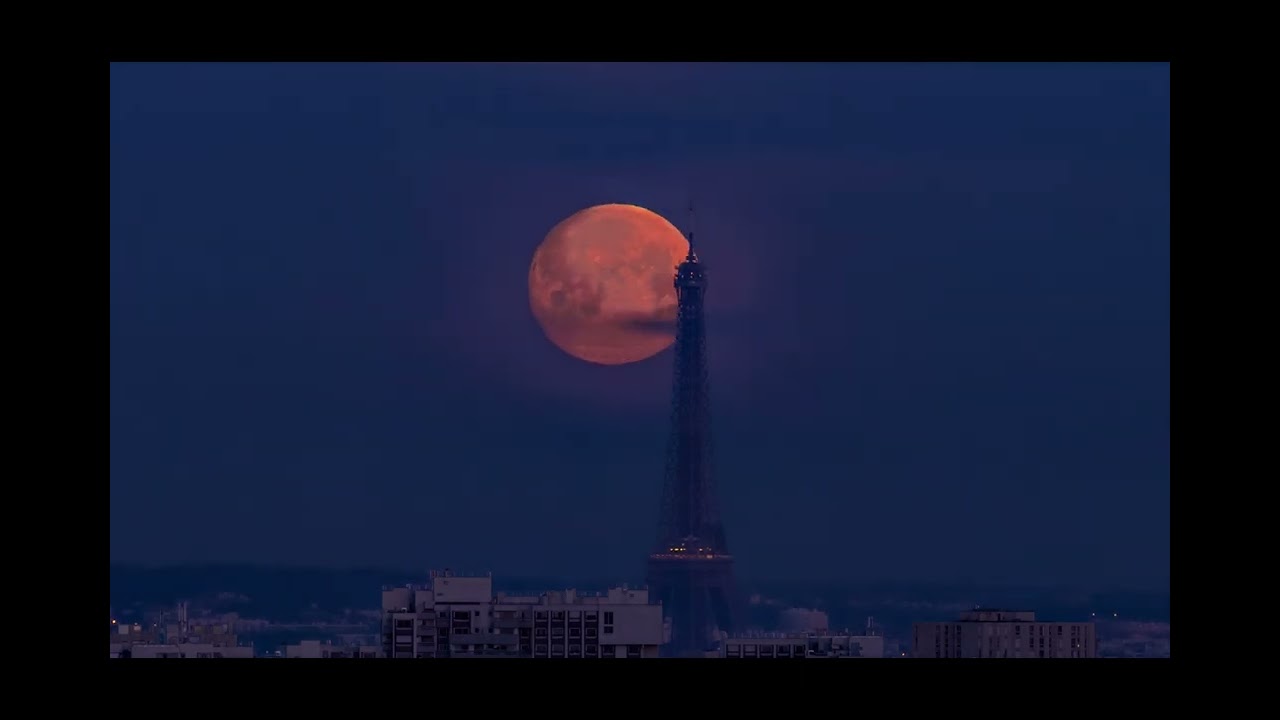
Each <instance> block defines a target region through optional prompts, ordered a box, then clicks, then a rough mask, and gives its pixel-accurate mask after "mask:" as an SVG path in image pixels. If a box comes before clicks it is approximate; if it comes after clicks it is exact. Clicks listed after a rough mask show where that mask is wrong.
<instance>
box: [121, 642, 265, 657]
mask: <svg viewBox="0 0 1280 720" xmlns="http://www.w3.org/2000/svg"><path fill="white" fill-rule="evenodd" d="M111 657H113V658H120V657H131V658H251V657H253V648H252V647H248V646H236V645H231V646H228V645H213V644H211V643H173V644H165V645H159V644H156V645H151V644H142V643H138V644H134V645H131V646H129V647H125V646H123V645H115V644H112V646H111Z"/></svg>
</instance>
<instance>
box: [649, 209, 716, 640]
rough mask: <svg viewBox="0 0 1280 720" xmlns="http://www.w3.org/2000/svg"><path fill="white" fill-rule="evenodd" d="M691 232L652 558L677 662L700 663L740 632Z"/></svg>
mask: <svg viewBox="0 0 1280 720" xmlns="http://www.w3.org/2000/svg"><path fill="white" fill-rule="evenodd" d="M693 236H694V232H693V228H692V227H690V230H689V233H688V237H689V254H688V255H687V256H686V257H685V259H684V262H682V263H681V264H680V266H679V267H678V268H676V275H675V288H676V294H677V297H678V310H677V315H676V341H675V368H674V377H673V379H672V399H671V431H670V432H671V434H670V437H669V438H668V442H667V462H666V471H665V474H664V478H663V485H662V506H661V510H660V514H659V522H658V538H657V547H656V548H655V549H654V551H653V553H652V554H651V555H650V556H649V564H648V583H649V588H650V592H651V593H652V595H653V596H654V597H656V599H659V600H661V602H662V605H663V612H664V614H665V615H666V616H667V617H668V618H669V619H670V621H671V640H670V642H669V643H668V645H667V648H666V649H667V652H668V653H669V654H672V655H696V654H701V653H702V651H704V650H705V649H707V647H708V646H709V645H710V644H711V643H712V642H713V641H714V639H715V637H716V633H717V632H718V631H723V632H731V631H732V630H733V617H732V616H733V615H734V612H733V607H734V604H735V603H734V584H733V556H732V555H730V554H729V545H728V542H727V541H726V540H725V533H724V526H723V525H721V522H720V513H719V508H718V504H717V499H716V489H715V482H714V476H713V474H712V465H711V459H712V452H711V450H712V444H711V402H710V400H711V398H710V383H709V378H708V369H707V355H706V347H707V342H706V333H705V323H704V314H703V298H704V296H705V293H706V270H705V267H704V266H703V265H702V263H701V262H699V260H698V255H697V252H696V251H695V250H694V245H693Z"/></svg>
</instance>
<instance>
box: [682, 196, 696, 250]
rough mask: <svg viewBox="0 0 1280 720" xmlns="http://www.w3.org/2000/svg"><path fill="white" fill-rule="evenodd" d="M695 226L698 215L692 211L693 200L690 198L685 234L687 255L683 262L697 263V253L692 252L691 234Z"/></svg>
mask: <svg viewBox="0 0 1280 720" xmlns="http://www.w3.org/2000/svg"><path fill="white" fill-rule="evenodd" d="M697 225H698V215H697V213H695V212H694V210H693V199H692V198H690V199H689V226H688V227H689V229H688V231H687V232H686V233H685V234H686V235H688V237H689V255H688V257H686V258H685V260H688V261H691V262H697V261H698V253H696V252H694V250H693V232H694V231H695V230H697V229H698V228H697Z"/></svg>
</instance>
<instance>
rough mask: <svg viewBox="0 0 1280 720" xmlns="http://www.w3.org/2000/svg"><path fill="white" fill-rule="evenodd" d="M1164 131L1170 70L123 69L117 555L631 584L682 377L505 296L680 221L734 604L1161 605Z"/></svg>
mask: <svg viewBox="0 0 1280 720" xmlns="http://www.w3.org/2000/svg"><path fill="white" fill-rule="evenodd" d="M1168 130H1169V125H1168V66H1167V65H1160V64H1152V65H1141V64H1136V65H1123V64H1121V65H1079V66H1055V65H1039V66H1037V65H964V64H957V65H928V66H917V65H887V66H859V65H854V66H846V65H811V66H756V65H750V64H743V65H706V66H648V65H621V66H595V65H590V66H587V65H584V66H545V65H529V66H516V65H477V66H448V67H445V66H431V65H409V66H405V65H351V66H343V65H302V64H299V65H293V64H280V65H269V66H267V65H113V67H112V97H111V164H112V168H111V190H112V192H111V210H112V217H111V244H112V248H111V322H112V333H111V393H112V403H111V406H112V407H111V451H112V452H111V486H112V487H111V557H112V561H113V562H124V563H176V564H202V563H236V562H246V561H253V562H260V563H278V564H302V565H314V564H322V565H329V566H359V567H368V566H381V567H403V568H413V567H417V568H426V567H442V566H444V565H446V564H452V565H454V566H464V567H471V568H477V569H479V568H484V569H491V570H493V571H495V572H499V573H502V574H504V575H523V576H529V575H559V576H563V575H576V576H596V577H602V578H608V577H617V576H619V575H623V574H625V575H629V576H639V575H640V574H642V572H643V558H644V557H645V556H646V555H647V554H648V552H649V551H650V550H651V546H652V538H653V523H654V509H655V508H657V507H658V496H659V492H660V487H661V480H662V464H663V446H664V442H665V439H666V433H667V426H668V422H669V419H668V413H669V406H668V405H669V399H670V393H669V390H670V369H671V361H672V356H671V354H670V351H669V350H668V351H665V352H662V353H659V354H658V355H656V356H654V357H652V358H649V359H648V360H645V361H643V362H640V363H635V364H634V365H629V366H625V367H612V368H604V367H592V366H588V365H586V364H584V363H582V362H580V361H577V360H575V359H573V358H570V357H567V356H564V355H563V354H562V353H559V351H558V350H556V349H555V348H552V347H549V346H548V344H547V343H546V342H545V341H544V340H543V339H542V338H541V337H540V331H539V329H538V327H537V324H536V322H535V321H534V319H533V318H532V316H531V315H530V312H529V308H528V305H527V300H526V298H525V297H524V295H525V293H526V287H525V278H524V275H525V273H527V269H528V262H529V257H530V254H531V253H532V252H533V250H534V248H535V247H536V246H537V244H538V242H539V241H540V240H541V239H542V238H543V236H544V235H545V234H546V233H547V231H548V230H549V229H550V228H551V227H552V226H553V225H554V224H555V223H556V222H558V221H559V219H561V218H563V217H566V216H568V215H569V214H571V213H573V212H576V211H578V210H580V209H582V208H585V207H588V206H591V205H594V204H599V203H606V202H622V203H632V204H636V205H640V206H642V207H646V208H649V209H651V210H653V211H655V212H658V213H659V214H661V215H663V216H665V217H667V218H668V219H669V220H671V221H673V222H676V223H679V222H680V219H681V217H682V214H681V210H682V209H683V205H684V203H685V202H686V198H687V197H688V196H690V195H694V196H695V197H696V198H697V203H698V210H699V230H698V237H699V250H700V251H704V252H705V254H706V256H707V257H708V258H712V261H711V264H710V267H711V272H712V273H713V274H714V278H715V279H714V282H715V290H714V292H713V293H712V294H711V295H710V296H709V297H708V310H707V313H708V334H709V345H710V347H709V354H710V363H711V368H712V370H711V374H712V378H713V383H714V387H715V391H714V392H715V410H714V413H715V427H716V437H717V452H716V473H717V481H718V486H719V491H720V500H721V505H722V514H723V515H724V516H725V525H726V526H728V527H729V528H730V529H731V531H732V535H733V546H734V551H735V553H734V554H735V557H736V559H737V564H738V567H739V568H740V572H741V573H742V574H743V575H747V576H750V577H755V578H792V579H812V578H825V577H832V576H835V577H840V578H852V577H858V578H865V579H867V580H869V581H873V580H880V579H898V580H933V581H940V582H945V581H950V580H956V579H962V578H963V579H974V580H976V581H986V582H996V583H998V582H1008V581H1011V580H1014V579H1018V580H1023V579H1025V580H1029V581H1031V582H1037V583H1046V584H1063V585H1072V584H1077V585H1080V586H1098V585H1122V586H1133V587H1164V588H1167V586H1168V566H1169V539H1168V533H1169V512H1168V503H1169V480H1168V471H1169V459H1168V410H1169V407H1168V402H1169V393H1168V373H1169V347H1168V329H1169V328H1168V323H1169V307H1168V260H1169V246H1168V222H1169V218H1168V210H1169V197H1168V162H1169V158H1168V149H1169V148H1168ZM161 539H163V541H161Z"/></svg>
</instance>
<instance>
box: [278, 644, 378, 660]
mask: <svg viewBox="0 0 1280 720" xmlns="http://www.w3.org/2000/svg"><path fill="white" fill-rule="evenodd" d="M284 656H285V657H287V658H376V657H382V648H380V647H378V646H377V645H335V644H334V643H330V642H321V641H320V640H303V641H302V642H300V643H298V644H297V645H285V647H284Z"/></svg>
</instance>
